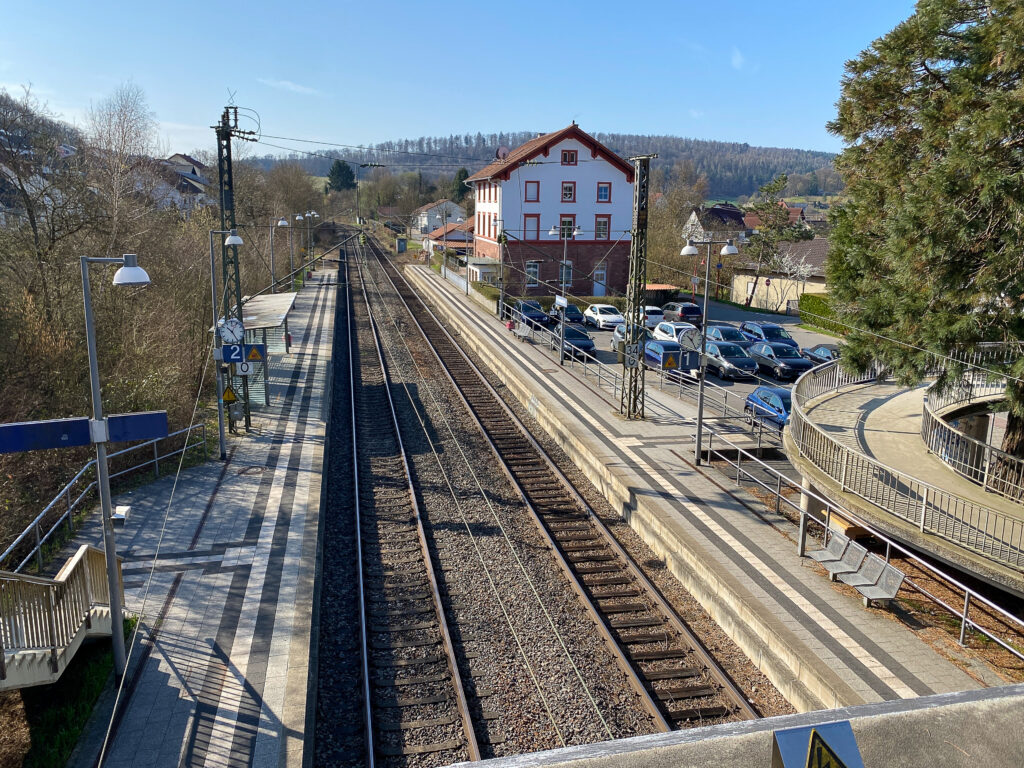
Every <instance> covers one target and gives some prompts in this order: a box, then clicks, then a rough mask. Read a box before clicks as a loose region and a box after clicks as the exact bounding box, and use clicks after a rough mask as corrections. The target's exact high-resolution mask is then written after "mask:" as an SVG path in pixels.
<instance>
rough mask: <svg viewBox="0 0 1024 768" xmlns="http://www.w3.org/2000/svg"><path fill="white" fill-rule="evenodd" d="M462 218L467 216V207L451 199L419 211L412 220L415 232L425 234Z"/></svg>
mask: <svg viewBox="0 0 1024 768" xmlns="http://www.w3.org/2000/svg"><path fill="white" fill-rule="evenodd" d="M460 218H461V219H465V218H466V209H465V208H463V207H462V206H460V205H456V204H455V203H453V202H452V201H451V200H442V201H440V202H438V203H435V204H433V205H431V206H430V207H429V208H426V209H425V210H421V211H417V212H416V216H415V218H413V220H412V229H413V232H419V233H420V234H425V233H427V232H433V231H434V230H435V229H439V228H441V227H442V226H444V225H445V223H448V224H452V223H454V222H456V221H458V220H459V219H460Z"/></svg>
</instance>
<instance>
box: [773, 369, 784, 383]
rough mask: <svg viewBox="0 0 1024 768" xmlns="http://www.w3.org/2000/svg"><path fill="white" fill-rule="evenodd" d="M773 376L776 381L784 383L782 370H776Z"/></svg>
mask: <svg viewBox="0 0 1024 768" xmlns="http://www.w3.org/2000/svg"><path fill="white" fill-rule="evenodd" d="M772 376H774V377H775V379H776V381H782V369H781V368H776V369H775V370H774V371H772Z"/></svg>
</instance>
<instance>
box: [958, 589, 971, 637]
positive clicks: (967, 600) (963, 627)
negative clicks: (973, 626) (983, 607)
mask: <svg viewBox="0 0 1024 768" xmlns="http://www.w3.org/2000/svg"><path fill="white" fill-rule="evenodd" d="M970 607H971V593H970V592H965V593H964V615H963V616H962V617H961V618H960V645H963V644H964V636H965V635H966V634H967V611H968V609H969V608H970Z"/></svg>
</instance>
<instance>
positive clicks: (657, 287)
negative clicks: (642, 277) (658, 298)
mask: <svg viewBox="0 0 1024 768" xmlns="http://www.w3.org/2000/svg"><path fill="white" fill-rule="evenodd" d="M644 288H645V289H646V290H648V291H678V290H679V286H678V285H669V284H668V283H647V285H645V286H644Z"/></svg>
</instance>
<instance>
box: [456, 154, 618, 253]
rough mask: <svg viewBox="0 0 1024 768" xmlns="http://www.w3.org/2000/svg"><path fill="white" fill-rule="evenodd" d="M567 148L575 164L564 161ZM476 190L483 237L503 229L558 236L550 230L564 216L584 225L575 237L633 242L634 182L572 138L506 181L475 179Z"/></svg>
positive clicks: (526, 236)
mask: <svg viewBox="0 0 1024 768" xmlns="http://www.w3.org/2000/svg"><path fill="white" fill-rule="evenodd" d="M565 152H570V153H571V152H574V153H575V163H572V162H565V163H563V153H565ZM566 159H567V160H570V161H571V159H572V156H571V155H569V156H568V158H566ZM564 185H569V188H566V189H563V186H564ZM599 185H600V186H599ZM570 189H571V193H570ZM474 192H475V195H476V220H475V227H476V229H475V234H476V236H477V237H478V238H481V239H483V240H485V241H491V242H495V241H496V240H497V237H498V235H499V234H500V233H501V231H502V229H504V230H505V231H506V232H508V234H509V236H510V238H512V237H514V238H516V239H519V240H525V241H527V242H531V241H534V242H535V241H557V240H559V239H560V237H559V235H557V234H556V235H549V234H548V231H549V230H550V229H551V228H552V227H555V228H556V229H558V228H559V226H561V225H562V224H563V222H564V221H566V220H570V221H572V222H573V225H575V226H576V227H579V228H580V229H581V230H582V232H581V233H580V234H579V235H577V236H576V237H575V238H574V239H575V240H597V241H605V240H607V241H609V243H611V242H615V241H616V240H619V239H620V238H621V240H622V241H623V242H628V241H629V230H630V227H631V226H632V218H633V185H632V183H631V182H629V181H628V180H627V177H626V174H625V172H624V171H623V170H622V169H621V168H619V167H618V166H616V165H614V164H612V163H610V162H608V160H606V159H605V158H604V157H602V156H601V155H597V156H596V157H595V156H594V155H593V154H592V153H591V150H590V148H589V147H588V146H586V145H585V144H583V143H582V142H580V141H579V140H577V139H575V138H572V137H566V138H565V139H563V140H562V141H559V142H558V143H557V144H555V145H553V146H552V147H551V148H550V149H549V151H548V153H547V155H546V156H545V155H544V154H543V153H542V154H540V155H538V156H537V157H536V158H534V159H533V160H531V161H528V162H527V163H525V164H523V165H520V166H519V167H518V168H516V169H514V170H512V171H511V173H510V176H509V179H508V180H507V181H498V180H496V181H487V180H483V181H477V182H474Z"/></svg>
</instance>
